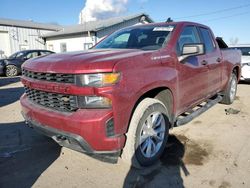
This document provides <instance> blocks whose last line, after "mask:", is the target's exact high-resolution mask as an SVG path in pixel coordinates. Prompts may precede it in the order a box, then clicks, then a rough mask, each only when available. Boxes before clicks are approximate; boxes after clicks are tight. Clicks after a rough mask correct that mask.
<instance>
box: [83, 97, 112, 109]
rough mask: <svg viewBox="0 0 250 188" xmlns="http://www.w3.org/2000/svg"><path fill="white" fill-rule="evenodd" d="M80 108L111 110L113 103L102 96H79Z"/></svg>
mask: <svg viewBox="0 0 250 188" xmlns="http://www.w3.org/2000/svg"><path fill="white" fill-rule="evenodd" d="M78 106H79V108H111V106H112V101H111V99H108V98H106V97H100V96H78Z"/></svg>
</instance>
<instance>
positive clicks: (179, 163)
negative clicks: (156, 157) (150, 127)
mask: <svg viewBox="0 0 250 188" xmlns="http://www.w3.org/2000/svg"><path fill="white" fill-rule="evenodd" d="M184 154H185V145H184V144H183V143H182V142H181V141H180V140H179V139H178V138H177V137H176V136H174V135H169V138H168V144H167V146H166V148H165V151H164V154H163V156H162V158H161V162H159V164H156V165H155V166H153V167H149V168H145V169H135V168H133V167H131V169H130V171H129V172H128V174H127V177H126V179H125V181H124V186H123V187H124V188H130V187H133V188H139V187H164V188H168V187H171V188H175V187H184V185H183V180H182V177H181V170H183V172H184V174H185V175H186V176H188V175H189V172H188V170H187V168H186V166H185V164H184V162H183V157H184Z"/></svg>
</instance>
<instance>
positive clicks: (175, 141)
mask: <svg viewBox="0 0 250 188" xmlns="http://www.w3.org/2000/svg"><path fill="white" fill-rule="evenodd" d="M204 145H206V144H204ZM208 150H209V149H208V145H207V148H204V147H202V146H201V145H200V143H196V142H194V141H192V140H190V139H189V138H187V137H186V136H184V135H176V136H174V135H170V136H169V139H168V144H167V147H166V149H165V151H164V154H163V156H162V158H161V161H162V163H163V165H165V166H175V165H181V166H182V165H183V164H191V165H203V163H204V160H205V159H206V158H207V157H208V155H209V152H208Z"/></svg>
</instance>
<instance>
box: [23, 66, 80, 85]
mask: <svg viewBox="0 0 250 188" xmlns="http://www.w3.org/2000/svg"><path fill="white" fill-rule="evenodd" d="M22 74H23V75H24V76H26V77H29V78H33V79H37V80H45V81H49V82H60V83H74V80H75V79H74V75H73V74H60V73H59V74H58V73H42V72H33V71H28V70H25V69H23V70H22Z"/></svg>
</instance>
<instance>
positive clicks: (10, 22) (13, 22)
mask: <svg viewBox="0 0 250 188" xmlns="http://www.w3.org/2000/svg"><path fill="white" fill-rule="evenodd" d="M1 25H2V26H15V27H23V28H32V29H41V30H51V31H58V30H60V29H62V26H60V25H53V24H45V23H38V22H33V21H23V20H13V19H6V18H0V26H1Z"/></svg>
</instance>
